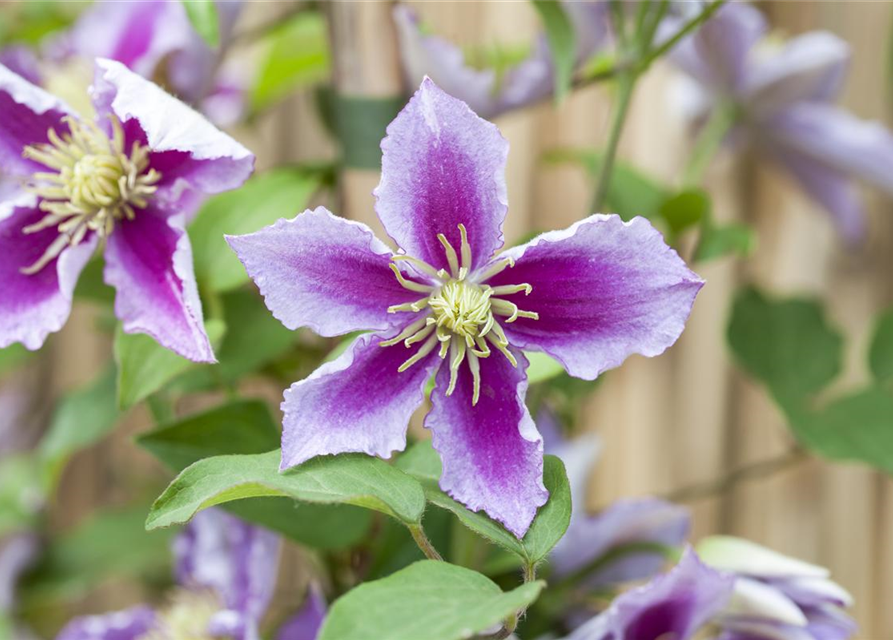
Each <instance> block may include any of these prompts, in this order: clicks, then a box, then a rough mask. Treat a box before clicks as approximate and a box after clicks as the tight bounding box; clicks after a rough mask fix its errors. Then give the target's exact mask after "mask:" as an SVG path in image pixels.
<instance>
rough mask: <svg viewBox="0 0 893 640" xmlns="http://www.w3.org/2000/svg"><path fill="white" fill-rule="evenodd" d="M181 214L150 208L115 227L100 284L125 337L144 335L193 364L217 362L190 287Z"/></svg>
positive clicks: (189, 250) (192, 285) (188, 247)
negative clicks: (111, 294) (107, 289)
mask: <svg viewBox="0 0 893 640" xmlns="http://www.w3.org/2000/svg"><path fill="white" fill-rule="evenodd" d="M183 225H184V216H182V215H174V216H167V215H166V214H164V213H163V212H161V211H158V210H157V209H155V208H153V207H151V206H150V207H149V208H147V209H143V210H140V211H137V214H136V217H135V218H134V219H133V220H126V221H124V222H122V223H121V224H119V225H118V226H116V227H115V230H114V231H113V232H112V234H111V236H110V237H109V239H108V244H107V246H106V249H105V262H106V265H105V281H106V283H107V284H109V285H111V286H113V287H115V290H116V295H115V315H116V316H118V318H120V319H121V320H122V321H123V323H124V331H125V332H126V333H146V334H149V335H150V336H152V338H154V339H155V340H156V341H157V342H158V343H159V344H160V345H161V346H163V347H165V348H166V349H170V350H171V351H174V352H176V353H178V354H180V355H181V356H183V357H184V358H188V359H189V360H193V361H195V362H216V360H215V358H214V352H213V350H212V349H211V343H210V341H209V340H208V335H207V333H205V325H204V322H203V321H202V303H201V300H200V299H199V296H198V286H197V285H196V283H195V271H194V269H193V265H192V245H191V244H190V243H189V236H188V235H186V231H185V230H184V228H183Z"/></svg>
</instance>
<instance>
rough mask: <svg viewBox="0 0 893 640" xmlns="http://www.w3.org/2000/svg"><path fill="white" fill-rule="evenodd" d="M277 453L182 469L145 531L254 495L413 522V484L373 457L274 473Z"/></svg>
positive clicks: (419, 495) (417, 495)
mask: <svg viewBox="0 0 893 640" xmlns="http://www.w3.org/2000/svg"><path fill="white" fill-rule="evenodd" d="M279 458H280V454H279V451H278V450H277V451H271V452H269V453H264V454H259V455H230V456H217V457H213V458H206V459H204V460H199V461H198V462H196V463H195V464H193V465H192V466H190V467H188V468H187V469H185V470H184V471H183V472H182V473H181V474H180V475H179V476H177V477H176V479H174V481H173V482H172V483H171V484H170V486H169V487H168V488H167V489H166V490H165V491H164V493H162V494H161V496H160V497H159V498H158V500H156V501H155V504H154V505H152V509H151V511H150V513H149V518H148V520H147V521H146V527H147V528H149V529H155V528H158V527H167V526H170V525H174V524H182V523H184V522H188V521H189V520H190V519H191V518H192V517H193V516H194V515H195V514H196V513H198V512H199V511H201V510H202V509H206V508H208V507H212V506H215V505H218V504H224V503H227V502H231V501H233V500H241V499H243V498H255V497H271V496H272V497H283V496H284V497H290V498H293V499H295V500H299V501H301V502H312V503H318V504H352V505H356V506H360V507H365V508H367V509H373V510H375V511H381V512H382V513H385V514H387V515H390V516H393V517H395V518H397V519H398V520H400V521H402V522H405V523H407V524H418V523H419V522H420V521H421V518H422V513H423V512H424V510H425V495H424V492H423V491H422V487H421V486H420V485H419V483H418V482H416V481H415V480H413V479H412V478H411V477H409V476H408V475H406V474H405V473H403V472H402V471H400V470H398V469H395V468H394V467H392V466H390V465H388V464H387V463H386V462H384V461H382V460H379V459H378V458H372V457H369V456H365V455H361V454H348V455H340V456H320V457H318V458H314V459H313V460H309V461H307V462H305V463H303V464H302V465H300V466H299V467H297V468H294V469H291V470H289V471H286V472H285V473H280V472H279Z"/></svg>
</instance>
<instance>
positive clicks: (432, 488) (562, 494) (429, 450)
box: [397, 442, 571, 567]
mask: <svg viewBox="0 0 893 640" xmlns="http://www.w3.org/2000/svg"><path fill="white" fill-rule="evenodd" d="M397 466H398V467H399V468H400V469H402V470H403V471H405V472H406V473H408V474H409V475H411V476H413V477H414V478H416V479H417V480H419V482H421V483H422V486H423V487H424V488H425V498H426V499H427V500H428V502H430V503H431V504H433V505H435V506H437V507H440V508H441V509H446V510H448V511H450V512H452V513H453V514H455V515H456V517H457V518H459V520H460V521H461V522H462V524H464V525H465V526H466V527H468V528H469V529H471V530H472V531H474V532H475V533H477V534H478V535H480V536H482V537H483V538H485V539H487V540H489V541H490V542H492V543H494V544H497V545H499V546H500V547H502V548H504V549H506V550H507V551H510V552H512V553H513V554H515V555H516V556H518V558H520V560H521V562H522V563H523V564H524V565H526V566H531V567H532V566H534V565H536V564H537V563H538V562H540V561H541V560H543V559H544V558H545V557H546V555H548V553H549V551H551V550H552V547H554V546H555V545H556V544H557V543H558V541H559V540H560V539H561V536H563V535H564V532H565V531H566V530H567V526H568V524H569V523H570V517H571V494H570V487H569V485H568V481H567V474H566V473H565V470H564V463H562V462H561V460H560V459H558V458H556V457H555V456H546V457H545V464H544V469H543V481H544V483H545V485H546V489H548V490H549V501H548V502H547V503H546V504H545V505H544V506H543V507H541V508H540V510H539V512H538V513H537V515H536V518H535V519H534V521H533V524H531V526H530V529H529V530H528V532H527V534H526V535H525V536H524V538H523V539H522V540H519V539H518V538H517V537H515V535H514V534H512V533H510V532H509V531H507V530H506V529H505V527H503V526H502V525H501V524H499V523H498V522H496V521H494V520H491V519H490V518H488V517H487V516H486V515H484V514H483V513H482V512H474V511H470V510H468V509H466V508H465V507H464V506H462V505H461V504H459V503H458V502H456V501H455V500H453V499H452V498H451V497H449V496H448V495H447V494H446V493H444V492H443V491H441V489H440V487H439V486H438V481H439V480H440V474H441V472H442V469H441V462H440V456H439V455H438V454H437V452H436V451H435V450H434V448H433V447H432V446H431V443H430V442H420V443H418V444H416V445H415V446H413V447H412V448H411V449H410V450H409V451H407V452H406V453H405V454H404V455H402V456H400V457H399V458H398V459H397Z"/></svg>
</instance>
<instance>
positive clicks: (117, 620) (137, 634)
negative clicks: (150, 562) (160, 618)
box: [56, 606, 155, 640]
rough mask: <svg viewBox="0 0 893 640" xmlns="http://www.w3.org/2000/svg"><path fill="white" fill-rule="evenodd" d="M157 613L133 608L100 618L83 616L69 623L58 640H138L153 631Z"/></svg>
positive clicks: (58, 636) (146, 609) (144, 608)
mask: <svg viewBox="0 0 893 640" xmlns="http://www.w3.org/2000/svg"><path fill="white" fill-rule="evenodd" d="M154 623H155V612H153V611H152V609H150V608H149V607H144V606H140V607H133V608H132V609H125V610H124V611H117V612H115V613H106V614H104V615H100V616H82V617H80V618H75V619H74V620H72V621H71V622H69V623H68V624H67V625H66V626H65V628H64V629H62V631H61V632H60V633H59V635H57V636H56V640H137V639H138V638H141V637H143V635H145V634H146V633H147V632H148V631H150V630H151V629H152V625H153V624H154Z"/></svg>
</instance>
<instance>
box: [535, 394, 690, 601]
mask: <svg viewBox="0 0 893 640" xmlns="http://www.w3.org/2000/svg"><path fill="white" fill-rule="evenodd" d="M537 427H539V431H540V433H541V434H542V436H543V441H544V445H545V452H546V453H549V454H553V455H556V456H558V457H559V458H561V459H562V461H564V464H565V469H566V470H567V477H568V481H569V484H570V489H571V505H572V509H571V521H570V525H569V526H568V528H567V532H566V533H565V534H564V537H563V538H562V539H561V540H560V541H559V542H558V544H557V545H555V548H554V549H553V550H552V552H551V554H550V555H549V562H550V564H551V565H552V570H553V571H554V573H555V575H556V576H558V577H559V578H561V577H564V576H568V575H571V574H577V573H578V572H580V571H585V570H586V568H587V567H588V566H590V565H594V564H595V563H598V567H597V568H595V569H594V570H592V571H591V572H589V573H588V574H587V575H585V576H583V577H582V581H583V584H585V585H586V586H587V587H589V588H592V589H599V588H603V587H607V586H612V585H617V584H621V583H624V582H631V581H633V580H643V579H646V578H650V577H651V576H653V575H655V574H656V573H658V572H659V571H660V570H661V569H662V568H663V566H664V563H665V553H664V552H665V550H666V549H671V548H678V547H681V546H682V545H683V544H684V543H685V540H686V539H687V538H688V534H689V531H690V529H691V514H690V513H689V511H688V509H686V508H685V507H681V506H679V505H675V504H672V503H670V502H666V501H664V500H659V499H657V498H629V499H622V500H617V501H615V502H614V503H612V504H611V505H610V506H608V507H607V508H605V509H604V510H602V511H600V512H599V513H597V514H594V515H593V514H590V513H588V511H587V506H586V493H587V487H588V485H589V482H588V480H589V474H590V472H591V471H592V468H593V465H594V463H595V461H596V459H597V458H598V455H599V450H600V444H599V440H598V438H597V436H596V435H595V434H586V435H584V436H581V437H578V438H575V439H572V440H568V439H565V438H564V437H563V436H562V434H561V428H560V425H558V423H557V421H556V420H555V418H554V415H553V414H552V413H551V411H548V410H541V411H540V412H539V413H538V414H537ZM612 556H613V557H614V559H613V560H612V561H610V562H605V564H602V561H603V560H605V559H606V558H609V557H612Z"/></svg>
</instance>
